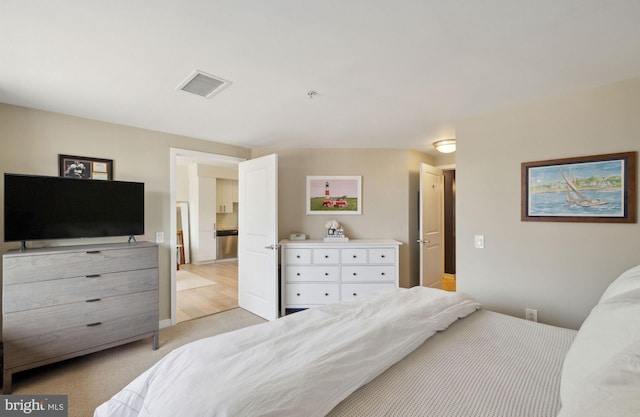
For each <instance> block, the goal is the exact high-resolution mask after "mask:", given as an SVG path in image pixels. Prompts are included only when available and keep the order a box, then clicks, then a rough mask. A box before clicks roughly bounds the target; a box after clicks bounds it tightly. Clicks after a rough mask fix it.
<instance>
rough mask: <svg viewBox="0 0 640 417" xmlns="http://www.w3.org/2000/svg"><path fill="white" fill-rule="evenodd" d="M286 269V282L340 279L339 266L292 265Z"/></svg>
mask: <svg viewBox="0 0 640 417" xmlns="http://www.w3.org/2000/svg"><path fill="white" fill-rule="evenodd" d="M286 271H287V272H286V273H285V281H286V282H298V281H334V282H337V281H339V280H340V267H339V266H322V265H320V266H290V267H288V268H287V270H286Z"/></svg>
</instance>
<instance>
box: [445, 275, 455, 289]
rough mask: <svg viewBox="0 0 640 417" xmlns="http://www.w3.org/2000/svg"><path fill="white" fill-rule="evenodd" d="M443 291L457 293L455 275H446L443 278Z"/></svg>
mask: <svg viewBox="0 0 640 417" xmlns="http://www.w3.org/2000/svg"><path fill="white" fill-rule="evenodd" d="M442 289H443V290H447V291H455V290H456V276H455V275H453V274H444V275H443V276H442Z"/></svg>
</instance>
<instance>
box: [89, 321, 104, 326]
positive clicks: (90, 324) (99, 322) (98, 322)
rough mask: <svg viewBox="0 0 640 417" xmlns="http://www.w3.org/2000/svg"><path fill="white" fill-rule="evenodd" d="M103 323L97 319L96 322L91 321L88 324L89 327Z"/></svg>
mask: <svg viewBox="0 0 640 417" xmlns="http://www.w3.org/2000/svg"><path fill="white" fill-rule="evenodd" d="M101 324H102V322H101V321H96V322H95V323H89V324H87V327H95V326H100V325H101Z"/></svg>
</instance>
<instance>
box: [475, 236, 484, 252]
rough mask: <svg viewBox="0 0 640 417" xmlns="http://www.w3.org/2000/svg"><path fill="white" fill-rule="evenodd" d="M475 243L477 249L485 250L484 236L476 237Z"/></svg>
mask: <svg viewBox="0 0 640 417" xmlns="http://www.w3.org/2000/svg"><path fill="white" fill-rule="evenodd" d="M473 242H474V246H475V247H476V248H477V249H484V235H475V237H474V240H473Z"/></svg>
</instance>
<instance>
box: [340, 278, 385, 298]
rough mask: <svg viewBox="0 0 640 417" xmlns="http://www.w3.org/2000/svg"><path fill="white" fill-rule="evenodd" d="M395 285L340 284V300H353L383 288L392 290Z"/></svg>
mask: <svg viewBox="0 0 640 417" xmlns="http://www.w3.org/2000/svg"><path fill="white" fill-rule="evenodd" d="M394 287H395V285H394V284H393V283H392V282H389V283H380V284H342V298H341V300H343V301H345V300H355V299H357V298H359V297H362V296H363V295H365V294H369V293H372V292H374V291H378V290H382V289H384V288H394Z"/></svg>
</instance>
